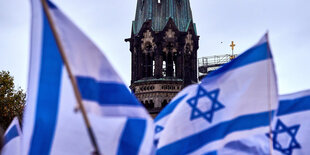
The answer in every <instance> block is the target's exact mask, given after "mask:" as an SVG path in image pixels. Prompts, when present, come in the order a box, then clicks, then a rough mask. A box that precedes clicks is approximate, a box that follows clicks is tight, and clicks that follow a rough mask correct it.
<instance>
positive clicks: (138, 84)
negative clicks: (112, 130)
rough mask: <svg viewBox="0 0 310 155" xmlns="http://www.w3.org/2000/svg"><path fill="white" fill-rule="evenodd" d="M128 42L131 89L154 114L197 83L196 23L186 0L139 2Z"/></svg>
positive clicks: (197, 39) (143, 0) (140, 0)
mask: <svg viewBox="0 0 310 155" xmlns="http://www.w3.org/2000/svg"><path fill="white" fill-rule="evenodd" d="M125 41H127V42H129V43H130V52H131V59H132V65H131V71H132V72H131V73H132V74H131V85H130V89H131V90H132V91H133V93H134V94H135V95H136V96H137V98H138V99H139V100H140V101H141V103H143V104H144V106H145V107H146V108H147V109H148V110H149V112H150V113H151V114H154V115H156V114H157V113H159V112H160V110H161V109H162V108H163V107H165V106H166V105H167V104H168V103H169V102H170V101H171V99H172V98H173V97H174V96H175V95H176V94H177V93H178V92H179V91H181V89H182V88H184V87H186V86H188V85H190V84H193V83H197V50H198V48H199V46H198V41H199V36H198V35H197V31H196V26H195V23H193V18H192V12H191V8H190V2H189V0H160V1H159V0H138V1H137V8H136V16H135V20H134V21H133V23H132V33H131V37H130V38H128V39H125Z"/></svg>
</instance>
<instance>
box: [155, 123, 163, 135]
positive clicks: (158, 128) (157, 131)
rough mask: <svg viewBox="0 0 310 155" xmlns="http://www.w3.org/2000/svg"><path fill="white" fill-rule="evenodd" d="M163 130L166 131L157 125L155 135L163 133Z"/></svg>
mask: <svg viewBox="0 0 310 155" xmlns="http://www.w3.org/2000/svg"><path fill="white" fill-rule="evenodd" d="M163 130H164V127H162V126H159V125H156V127H155V133H156V134H157V133H159V132H161V131H163Z"/></svg>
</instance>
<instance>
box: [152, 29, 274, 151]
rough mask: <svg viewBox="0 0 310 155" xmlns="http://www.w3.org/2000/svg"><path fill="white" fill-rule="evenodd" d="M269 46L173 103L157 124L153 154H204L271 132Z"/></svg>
mask: <svg viewBox="0 0 310 155" xmlns="http://www.w3.org/2000/svg"><path fill="white" fill-rule="evenodd" d="M267 40H268V39H267V34H266V35H265V36H264V37H263V38H262V39H261V40H260V41H259V43H257V44H256V45H255V46H254V47H252V48H250V49H249V50H247V51H246V52H244V53H243V54H241V55H240V56H239V57H237V58H236V59H234V60H232V61H231V62H230V63H228V64H226V65H224V66H223V67H221V68H220V69H218V70H216V71H214V72H212V73H211V74H209V75H208V76H207V77H205V78H204V79H203V81H202V83H200V84H196V85H191V86H189V87H188V88H186V89H185V90H183V91H181V92H180V94H178V95H177V96H176V97H175V98H174V99H173V100H172V101H171V103H170V104H169V105H168V106H167V108H165V109H164V110H163V111H162V112H161V113H160V114H159V115H158V117H157V118H156V119H155V124H156V125H155V133H156V135H155V144H156V145H157V154H204V153H205V152H209V151H213V150H216V149H218V148H221V147H223V146H224V145H225V144H226V143H227V142H229V141H233V140H236V139H240V138H242V137H246V136H249V135H256V134H258V133H266V132H268V131H269V130H270V127H269V125H270V123H271V116H272V111H273V110H275V109H276V107H277V103H278V95H277V94H278V90H277V80H276V74H275V69H274V64H273V59H272V54H271V51H270V48H269V44H268V41H267Z"/></svg>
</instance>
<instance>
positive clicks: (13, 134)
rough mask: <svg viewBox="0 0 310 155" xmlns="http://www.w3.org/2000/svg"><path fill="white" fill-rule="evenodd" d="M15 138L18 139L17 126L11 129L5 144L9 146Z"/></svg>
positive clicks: (5, 136)
mask: <svg viewBox="0 0 310 155" xmlns="http://www.w3.org/2000/svg"><path fill="white" fill-rule="evenodd" d="M15 137H18V131H17V127H16V125H13V126H12V128H10V129H9V131H8V133H7V134H6V135H4V144H3V145H5V144H7V143H8V142H10V141H11V140H12V139H14V138H15Z"/></svg>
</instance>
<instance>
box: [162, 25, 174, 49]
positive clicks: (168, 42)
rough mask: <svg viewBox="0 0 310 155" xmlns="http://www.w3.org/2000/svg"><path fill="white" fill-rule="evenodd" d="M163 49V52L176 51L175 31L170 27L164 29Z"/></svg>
mask: <svg viewBox="0 0 310 155" xmlns="http://www.w3.org/2000/svg"><path fill="white" fill-rule="evenodd" d="M164 40H165V42H164V44H163V45H164V49H163V51H164V52H165V53H168V52H169V51H170V52H177V44H176V42H175V40H176V37H175V32H174V31H173V30H172V29H168V31H166V35H165V36H164Z"/></svg>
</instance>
